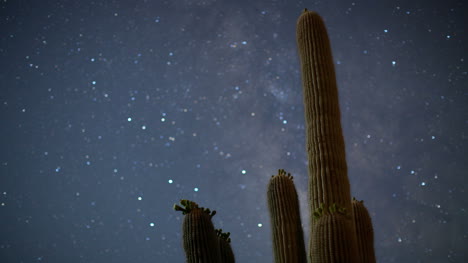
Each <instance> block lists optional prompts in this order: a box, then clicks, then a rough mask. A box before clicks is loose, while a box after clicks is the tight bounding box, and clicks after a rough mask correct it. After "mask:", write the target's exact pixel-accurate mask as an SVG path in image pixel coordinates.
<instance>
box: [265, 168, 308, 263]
mask: <svg viewBox="0 0 468 263" xmlns="http://www.w3.org/2000/svg"><path fill="white" fill-rule="evenodd" d="M267 199H268V207H269V211H270V218H271V226H272V229H271V230H272V233H273V252H274V256H275V262H277V263H279V262H281V263H296V262H298V263H299V262H306V261H307V260H306V252H305V246H304V235H303V232H302V224H301V216H300V212H299V200H298V197H297V192H296V188H295V187H294V182H293V177H292V176H291V174H286V172H285V171H284V170H279V171H278V174H277V175H274V176H272V177H271V179H270V182H269V184H268V190H267Z"/></svg>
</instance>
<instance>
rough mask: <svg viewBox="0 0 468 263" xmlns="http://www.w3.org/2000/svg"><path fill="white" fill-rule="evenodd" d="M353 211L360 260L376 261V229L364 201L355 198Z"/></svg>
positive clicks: (363, 261) (372, 262) (371, 262)
mask: <svg viewBox="0 0 468 263" xmlns="http://www.w3.org/2000/svg"><path fill="white" fill-rule="evenodd" d="M353 212H354V224H355V226H356V235H357V242H358V253H359V258H360V262H362V263H375V262H376V260H375V253H374V230H373V228H372V220H371V217H370V215H369V212H368V211H367V208H366V207H365V206H364V201H358V200H356V199H353Z"/></svg>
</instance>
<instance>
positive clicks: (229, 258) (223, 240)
mask: <svg viewBox="0 0 468 263" xmlns="http://www.w3.org/2000/svg"><path fill="white" fill-rule="evenodd" d="M215 231H216V234H217V235H218V241H219V249H220V252H221V262H222V263H234V262H236V260H235V257H234V252H233V251H232V248H231V244H230V243H231V238H230V237H229V236H230V235H231V233H230V232H227V233H223V230H222V229H216V230H215Z"/></svg>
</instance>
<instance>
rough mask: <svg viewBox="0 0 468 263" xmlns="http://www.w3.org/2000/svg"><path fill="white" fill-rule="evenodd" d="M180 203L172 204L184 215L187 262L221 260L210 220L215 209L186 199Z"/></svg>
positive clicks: (210, 262) (206, 262)
mask: <svg viewBox="0 0 468 263" xmlns="http://www.w3.org/2000/svg"><path fill="white" fill-rule="evenodd" d="M181 204H182V206H179V205H177V204H176V205H174V209H175V210H177V211H182V212H183V214H184V215H185V217H184V221H183V223H182V232H183V247H184V250H185V255H186V259H187V263H219V262H221V254H220V249H219V240H218V235H217V234H216V232H215V229H214V226H213V223H212V222H211V217H213V215H214V214H215V211H210V210H209V209H206V208H203V207H198V205H197V204H196V203H195V202H192V201H188V200H181Z"/></svg>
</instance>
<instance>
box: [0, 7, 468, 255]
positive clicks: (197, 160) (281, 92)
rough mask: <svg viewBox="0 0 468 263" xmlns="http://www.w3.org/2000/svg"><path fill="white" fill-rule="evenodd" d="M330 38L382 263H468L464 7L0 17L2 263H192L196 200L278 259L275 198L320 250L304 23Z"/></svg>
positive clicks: (56, 10)
mask: <svg viewBox="0 0 468 263" xmlns="http://www.w3.org/2000/svg"><path fill="white" fill-rule="evenodd" d="M305 7H307V8H308V9H310V10H315V11H317V12H319V13H320V14H321V16H322V17H323V19H324V20H325V23H326V26H327V28H328V32H329V36H330V40H331V43H332V50H333V56H334V62H335V69H336V74H337V81H338V87H339V96H340V105H341V117H342V125H343V133H344V137H345V141H346V154H347V161H348V174H349V179H350V182H351V188H352V194H353V196H356V198H358V199H364V200H365V204H366V206H367V208H368V209H369V212H370V214H371V217H372V220H373V225H374V231H375V249H376V255H377V259H378V261H379V262H399V263H400V262H468V247H467V243H468V214H467V212H468V211H467V210H468V195H467V191H468V189H467V186H468V173H467V171H468V158H467V156H468V153H467V151H466V149H467V147H468V143H467V136H468V134H467V132H468V129H467V128H468V106H467V105H468V91H467V86H468V85H467V77H468V76H467V75H468V74H467V71H468V67H467V62H468V61H467V60H468V57H467V54H468V52H467V51H468V34H467V30H466V29H467V24H468V23H467V20H468V19H467V18H466V16H467V13H468V8H467V3H466V2H464V1H451V0H446V1H422V0H418V1H390V0H387V1H354V2H353V1H338V0H334V1H294V0H290V1H286V0H281V1H280V0H279V1H244V0H242V1H225V0H219V1H216V0H206V1H201V0H200V1H197V0H194V1H190V0H177V1H176V0H172V1H169V0H168V1H156V0H155V1H149V0H148V1H146V0H145V1H142V0H135V1H88V0H83V1H19V0H17V1H14V0H4V1H1V3H0V12H1V13H0V25H1V35H0V39H1V40H0V69H1V70H0V85H1V93H0V103H1V111H0V116H1V118H0V120H1V123H0V135H1V136H0V140H1V144H0V145H1V150H0V261H1V262H2V263H3V262H5V263H10V262H18V263H20V262H24V263H27V262H50V263H61V262H70V263H78V262H83V263H95V262H96V263H98V262H99V263H101V262H114V263H124V262H125V263H126V262H133V263H149V262H163V263H164V262H183V261H184V258H185V256H184V251H183V248H182V234H181V227H182V219H183V217H182V214H181V213H180V212H175V211H174V210H172V205H173V204H174V203H176V202H178V201H179V199H190V200H193V201H196V202H198V203H199V204H200V205H201V206H204V207H209V208H211V209H212V210H213V209H214V210H217V214H216V216H214V217H213V223H214V225H215V227H216V228H222V229H223V230H224V231H229V232H231V238H232V246H233V250H234V253H235V255H236V259H237V262H246V263H249V262H273V259H272V254H273V251H272V242H271V231H270V227H271V225H270V219H269V214H268V210H267V202H266V186H267V183H268V180H269V179H270V176H271V175H272V174H274V173H276V171H277V169H279V168H282V169H285V170H286V171H288V172H290V173H292V174H293V176H294V177H295V183H296V187H297V189H298V192H299V197H300V200H301V210H302V211H301V213H302V222H303V224H304V228H305V230H306V237H305V238H306V244H307V242H308V236H309V235H308V229H309V226H308V221H309V220H308V217H309V210H308V206H307V200H306V197H307V180H308V179H307V155H306V149H305V132H306V131H305V130H304V107H303V97H302V88H301V76H300V63H299V57H298V52H297V48H296V39H295V30H296V29H295V26H296V20H297V18H298V17H299V15H300V13H301V11H302V9H303V8H305Z"/></svg>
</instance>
